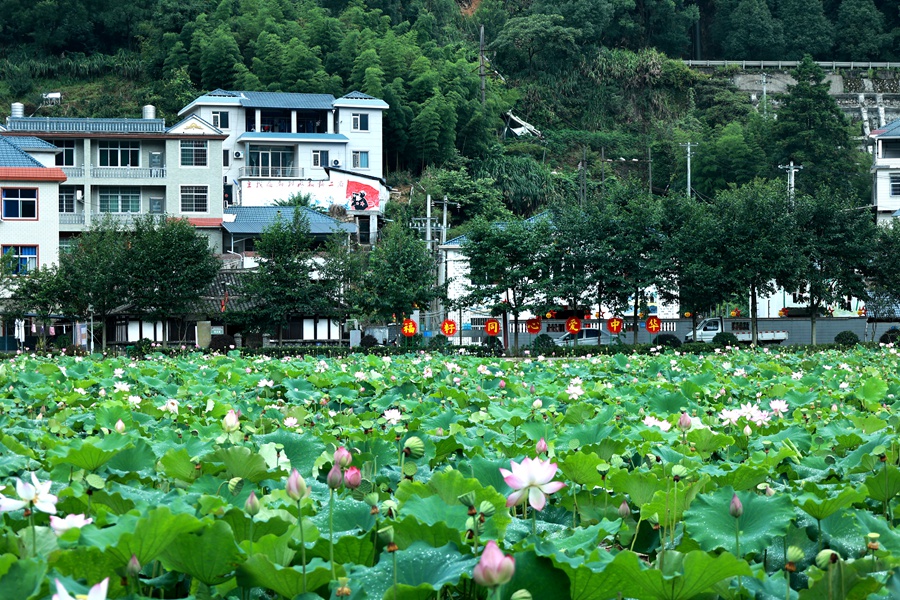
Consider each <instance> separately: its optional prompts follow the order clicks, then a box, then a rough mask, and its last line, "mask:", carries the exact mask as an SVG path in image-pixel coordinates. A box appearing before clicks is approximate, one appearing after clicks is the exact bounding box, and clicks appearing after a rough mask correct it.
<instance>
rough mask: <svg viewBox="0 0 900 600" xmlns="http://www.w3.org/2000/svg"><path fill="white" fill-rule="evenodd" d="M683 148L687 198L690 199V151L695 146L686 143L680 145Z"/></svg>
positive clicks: (694, 144) (691, 143)
mask: <svg viewBox="0 0 900 600" xmlns="http://www.w3.org/2000/svg"><path fill="white" fill-rule="evenodd" d="M680 145H681V146H682V147H683V148H686V149H687V197H688V198H690V197H691V149H692V148H693V147H694V146H696V145H697V144H696V143H694V142H688V143H686V144H680Z"/></svg>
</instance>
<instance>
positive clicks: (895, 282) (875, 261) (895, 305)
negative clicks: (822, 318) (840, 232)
mask: <svg viewBox="0 0 900 600" xmlns="http://www.w3.org/2000/svg"><path fill="white" fill-rule="evenodd" d="M897 256H900V227H898V226H896V225H895V224H894V220H891V221H889V222H888V224H886V225H882V226H880V227H878V230H877V233H876V235H875V239H874V241H873V247H872V254H871V256H870V260H869V265H868V269H867V271H868V284H869V291H868V294H867V295H866V309H867V311H868V316H869V317H873V318H875V319H878V318H881V317H896V316H900V314H898V312H900V261H898V260H897ZM872 335H873V336H874V335H875V331H874V328H873V330H872ZM873 339H874V337H873Z"/></svg>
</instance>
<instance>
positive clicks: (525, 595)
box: [509, 589, 531, 600]
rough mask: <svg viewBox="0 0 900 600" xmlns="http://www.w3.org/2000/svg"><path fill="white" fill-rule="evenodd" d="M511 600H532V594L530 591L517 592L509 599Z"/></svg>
mask: <svg viewBox="0 0 900 600" xmlns="http://www.w3.org/2000/svg"><path fill="white" fill-rule="evenodd" d="M509 600H531V592H529V591H528V590H524V589H522V590H516V591H515V592H513V595H512V596H510V597H509Z"/></svg>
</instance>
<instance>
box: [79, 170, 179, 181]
mask: <svg viewBox="0 0 900 600" xmlns="http://www.w3.org/2000/svg"><path fill="white" fill-rule="evenodd" d="M165 176H166V169H165V167H157V168H143V167H91V177H95V178H97V179H164V178H165Z"/></svg>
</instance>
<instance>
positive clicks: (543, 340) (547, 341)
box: [531, 333, 559, 354]
mask: <svg viewBox="0 0 900 600" xmlns="http://www.w3.org/2000/svg"><path fill="white" fill-rule="evenodd" d="M558 349H559V346H557V345H556V342H554V341H553V338H552V337H550V336H549V335H547V334H546V333H542V334H541V335H539V336H537V337H536V338H534V341H533V342H531V351H532V352H534V353H535V354H550V353H553V352H555V351H556V350H558Z"/></svg>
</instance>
